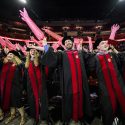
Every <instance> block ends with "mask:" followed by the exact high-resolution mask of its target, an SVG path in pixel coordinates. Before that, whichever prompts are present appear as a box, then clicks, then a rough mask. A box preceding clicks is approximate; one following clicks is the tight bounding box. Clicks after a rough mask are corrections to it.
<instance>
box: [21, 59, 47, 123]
mask: <svg viewBox="0 0 125 125" xmlns="http://www.w3.org/2000/svg"><path fill="white" fill-rule="evenodd" d="M23 81H24V83H25V90H26V93H27V103H28V106H29V115H30V116H31V117H32V118H34V119H35V120H36V121H37V122H38V121H39V118H40V119H41V120H48V99H47V88H46V82H45V70H44V68H43V67H42V66H37V67H36V66H34V63H33V62H32V61H31V62H30V65H29V67H28V69H25V72H24V80H23Z"/></svg>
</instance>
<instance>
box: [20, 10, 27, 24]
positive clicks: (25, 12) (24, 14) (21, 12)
mask: <svg viewBox="0 0 125 125" xmlns="http://www.w3.org/2000/svg"><path fill="white" fill-rule="evenodd" d="M19 12H20V15H21V19H22V20H23V21H25V22H26V21H27V19H28V18H29V15H28V12H27V10H26V9H25V8H23V11H22V10H19Z"/></svg>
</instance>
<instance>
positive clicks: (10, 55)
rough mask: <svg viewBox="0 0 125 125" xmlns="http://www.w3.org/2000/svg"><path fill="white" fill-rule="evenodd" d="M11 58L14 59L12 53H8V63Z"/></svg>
mask: <svg viewBox="0 0 125 125" xmlns="http://www.w3.org/2000/svg"><path fill="white" fill-rule="evenodd" d="M13 58H14V54H13V53H9V54H8V55H7V59H8V61H11V60H12V59H13Z"/></svg>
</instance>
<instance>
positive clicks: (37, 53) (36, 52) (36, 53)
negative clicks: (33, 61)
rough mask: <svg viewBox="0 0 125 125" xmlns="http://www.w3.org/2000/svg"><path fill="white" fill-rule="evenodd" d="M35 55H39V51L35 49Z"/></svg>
mask: <svg viewBox="0 0 125 125" xmlns="http://www.w3.org/2000/svg"><path fill="white" fill-rule="evenodd" d="M34 55H35V57H37V58H38V57H39V52H38V51H37V50H35V54H34Z"/></svg>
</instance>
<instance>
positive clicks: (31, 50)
mask: <svg viewBox="0 0 125 125" xmlns="http://www.w3.org/2000/svg"><path fill="white" fill-rule="evenodd" d="M34 55H35V49H30V56H31V57H32V58H34Z"/></svg>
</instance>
